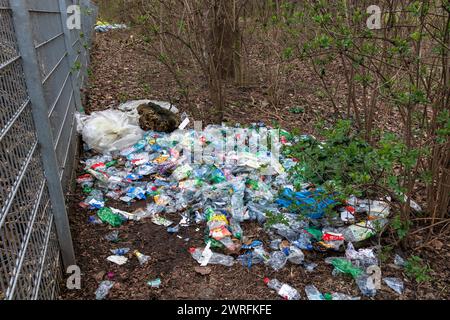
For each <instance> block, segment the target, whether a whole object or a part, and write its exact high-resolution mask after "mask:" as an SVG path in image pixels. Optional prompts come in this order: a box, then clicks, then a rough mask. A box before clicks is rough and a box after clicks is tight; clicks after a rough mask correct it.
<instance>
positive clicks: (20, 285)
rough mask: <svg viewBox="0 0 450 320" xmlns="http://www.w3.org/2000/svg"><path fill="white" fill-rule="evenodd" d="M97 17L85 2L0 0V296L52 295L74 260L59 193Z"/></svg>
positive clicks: (69, 161) (69, 164)
mask: <svg viewBox="0 0 450 320" xmlns="http://www.w3.org/2000/svg"><path fill="white" fill-rule="evenodd" d="M70 5H80V8H81V14H82V15H81V17H82V19H81V20H82V25H81V27H82V28H81V30H80V29H72V30H69V29H68V27H67V23H66V21H67V18H68V14H67V8H68V6H70ZM96 16H97V7H96V6H95V5H93V4H92V3H91V2H90V1H89V0H38V1H37V0H0V209H1V211H0V299H54V298H56V297H57V296H58V288H59V285H60V283H61V277H62V271H63V270H62V266H63V265H65V266H67V265H71V264H74V262H75V257H74V252H73V247H72V239H71V235H70V229H69V225H68V218H67V211H66V204H65V199H64V191H65V189H66V187H67V186H68V183H67V181H69V180H70V177H71V171H72V169H73V165H74V155H75V149H76V130H75V128H76V123H75V118H74V113H75V111H76V110H77V109H80V108H81V107H82V106H81V97H80V88H81V87H83V85H84V84H85V79H86V76H87V66H88V60H89V58H88V54H89V52H88V51H89V46H90V44H91V35H92V30H93V27H94V23H95V19H96Z"/></svg>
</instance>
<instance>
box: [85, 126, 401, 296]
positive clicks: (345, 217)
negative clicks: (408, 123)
mask: <svg viewBox="0 0 450 320" xmlns="http://www.w3.org/2000/svg"><path fill="white" fill-rule="evenodd" d="M262 127H264V125H263V124H254V125H252V126H251V127H250V128H248V129H247V130H249V132H248V133H249V134H251V132H258V130H259V129H260V128H262ZM224 128H225V127H222V126H208V127H207V128H205V129H204V130H203V131H194V130H177V131H175V132H173V133H171V134H165V133H158V132H150V131H149V132H146V133H145V135H144V137H143V139H141V140H139V141H138V142H137V143H136V144H134V145H133V146H131V147H129V148H126V149H123V150H121V151H120V152H114V153H112V154H98V155H96V156H93V157H91V158H89V159H86V160H85V161H83V163H84V165H85V168H84V169H85V174H83V175H82V176H80V177H78V179H77V182H78V183H79V184H80V185H81V186H82V188H83V192H84V193H85V194H86V198H85V199H84V200H83V201H82V202H81V203H80V206H81V207H83V208H86V209H87V210H92V212H93V213H95V214H92V215H91V216H90V218H89V222H90V223H94V224H96V223H109V224H110V225H111V226H113V227H118V226H120V225H121V224H123V223H125V222H126V221H127V220H134V221H138V220H142V219H146V218H148V219H149V221H151V222H152V223H156V224H158V225H161V226H163V227H166V228H167V232H171V233H177V232H178V230H179V229H180V228H182V227H189V226H191V225H194V224H200V225H203V226H204V227H205V244H206V248H204V249H203V248H191V250H190V252H191V254H192V256H193V258H194V259H195V260H197V261H198V262H199V263H200V264H201V265H207V264H208V263H209V264H222V265H225V266H232V265H234V264H235V263H237V262H239V263H241V264H242V265H244V266H246V267H249V268H251V266H252V265H255V264H259V263H261V264H266V265H268V266H270V267H271V268H273V269H274V270H277V271H278V270H281V269H282V268H284V266H285V265H286V264H287V263H291V264H296V265H299V266H302V267H304V268H305V269H306V270H307V271H313V270H314V268H315V266H316V265H315V264H314V263H311V262H307V261H305V254H304V251H310V250H317V251H321V252H325V251H328V250H334V251H342V252H344V251H345V256H344V257H342V258H330V259H329V260H327V261H326V262H327V263H329V264H331V265H333V266H334V271H333V273H334V274H337V273H347V274H350V275H351V276H352V277H353V278H354V279H355V280H356V283H357V285H358V286H359V288H360V289H361V292H362V293H363V294H364V295H366V296H373V295H374V294H375V293H376V290H375V289H374V288H371V287H370V286H369V287H368V285H367V283H368V281H367V277H368V276H367V275H366V273H365V268H367V267H368V266H370V265H377V264H378V260H377V258H376V256H375V254H374V251H373V250H372V249H360V250H358V251H356V250H355V249H354V248H353V246H352V243H355V242H359V241H362V240H365V239H368V238H370V237H371V236H373V235H375V234H376V233H377V231H378V230H380V228H382V227H383V226H384V225H385V224H386V223H387V217H388V215H389V206H388V205H387V203H385V202H382V201H369V200H361V199H357V198H356V197H352V198H350V199H347V201H345V202H344V203H343V202H342V200H338V197H336V196H334V195H329V194H327V193H326V192H325V190H323V189H322V188H320V187H316V186H313V185H310V184H309V183H308V182H307V181H304V182H303V181H302V183H301V186H302V188H301V190H295V188H294V181H293V177H292V176H291V175H290V174H289V170H290V168H292V167H293V166H295V165H301V164H298V163H297V162H296V160H295V159H291V158H287V157H284V156H283V155H282V153H281V154H280V157H279V158H278V159H275V158H274V157H273V154H272V153H271V152H270V150H268V149H262V150H261V149H260V150H259V151H258V152H251V151H250V150H234V149H231V150H227V148H219V147H220V146H222V145H221V144H224V143H226V141H225V139H224V134H223V130H224ZM281 137H282V139H280V142H279V146H277V147H279V148H280V149H282V148H283V145H289V144H291V143H295V141H296V139H301V138H302V137H292V136H291V135H290V134H289V133H287V132H285V131H282V132H281ZM193 142H196V143H198V144H200V145H202V146H203V147H205V146H207V147H208V148H209V149H213V150H219V151H217V152H212V153H211V154H208V155H207V156H205V155H204V156H203V157H202V159H201V160H200V161H198V160H197V161H196V159H193V156H192V154H187V153H186V152H185V151H186V150H191V147H192V144H193ZM214 147H217V148H214ZM272 147H273V146H272ZM220 150H226V151H220ZM271 150H272V149H271ZM267 172H270V174H267ZM295 179H298V177H296V178H295ZM295 185H298V181H296V182H295ZM106 200H108V203H110V202H113V201H111V200H115V201H120V202H123V203H125V204H131V203H133V202H136V201H140V200H145V204H146V206H145V207H144V208H140V209H138V210H135V211H133V212H127V211H123V210H119V209H117V208H114V207H113V206H108V203H106V202H105V201H106ZM113 203H114V202H113ZM329 212H334V214H332V215H330V214H328V213H329ZM274 216H275V217H278V219H280V221H279V222H278V220H277V222H276V223H271V224H270V226H269V227H268V228H266V230H268V234H269V236H270V238H271V242H270V243H266V244H264V243H262V242H261V241H259V240H253V241H251V240H249V239H247V238H246V237H245V234H244V232H243V229H242V223H244V222H245V221H249V220H256V221H258V222H259V223H260V224H262V225H264V224H266V223H267V221H268V217H272V219H273V217H274ZM361 216H362V217H364V218H363V219H361V218H360V217H361ZM280 217H281V218H280ZM266 227H267V225H266ZM345 243H347V246H345ZM224 248H226V249H228V250H227V252H233V253H235V254H234V255H235V256H237V258H236V259H235V258H233V256H231V255H225V254H222V253H219V252H213V251H212V249H213V250H215V251H220V250H221V249H224ZM126 249H128V248H126ZM127 251H128V250H127ZM116 256H120V255H116ZM267 283H268V284H269V287H271V288H275V289H276V290H277V291H280V290H281V291H282V292H287V294H285V295H284V296H288V297H289V298H292V299H296V298H299V295H298V294H296V293H295V292H293V291H292V290H291V289H289V288H287V287H286V286H283V284H279V283H277V282H276V281H272V280H270V281H269V280H268V281H267ZM396 284H397V285H398V283H396ZM106 287H108V288H109V287H111V283H109V282H108V283H106ZM288 289H289V290H288ZM313 289H314V288H312V287H308V292H309V294H307V296H311V297H322V296H321V295H320V293H317V292H315V291H317V289H315V290H313ZM280 295H282V296H283V294H280ZM332 296H333V295H330V297H332ZM344 296H345V295H339V294H337V293H336V294H334V297H335V299H343V297H344ZM347 298H351V297H347ZM330 299H331V298H330Z"/></svg>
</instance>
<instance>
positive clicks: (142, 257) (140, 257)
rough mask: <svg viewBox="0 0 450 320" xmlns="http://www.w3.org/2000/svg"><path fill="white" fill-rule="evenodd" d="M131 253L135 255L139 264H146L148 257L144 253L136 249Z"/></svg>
mask: <svg viewBox="0 0 450 320" xmlns="http://www.w3.org/2000/svg"><path fill="white" fill-rule="evenodd" d="M133 254H134V255H135V256H136V258H137V259H138V260H139V264H140V265H141V266H142V265H144V264H146V263H147V262H148V261H149V260H150V257H149V256H146V255H145V254H142V253H140V252H139V251H138V250H134V251H133Z"/></svg>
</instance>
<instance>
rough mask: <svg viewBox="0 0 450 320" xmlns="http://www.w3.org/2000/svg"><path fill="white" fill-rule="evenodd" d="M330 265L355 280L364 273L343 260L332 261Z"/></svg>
mask: <svg viewBox="0 0 450 320" xmlns="http://www.w3.org/2000/svg"><path fill="white" fill-rule="evenodd" d="M331 264H332V265H333V266H334V267H335V268H336V269H337V270H339V271H340V272H342V273H346V274H350V275H351V276H352V277H353V278H355V279H356V278H357V277H359V276H360V275H362V274H363V273H364V272H363V271H362V270H361V269H360V268H357V267H355V266H354V265H353V264H352V263H351V261H348V260H347V259H344V258H336V259H333V260H332V261H331Z"/></svg>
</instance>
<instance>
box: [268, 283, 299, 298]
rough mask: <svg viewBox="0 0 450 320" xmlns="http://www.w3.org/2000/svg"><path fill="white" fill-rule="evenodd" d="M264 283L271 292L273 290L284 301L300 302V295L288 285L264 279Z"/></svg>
mask: <svg viewBox="0 0 450 320" xmlns="http://www.w3.org/2000/svg"><path fill="white" fill-rule="evenodd" d="M264 283H265V284H266V285H267V286H268V287H269V288H270V289H272V290H275V291H276V292H277V293H278V295H279V296H281V297H283V299H286V300H300V299H301V296H300V293H299V292H298V291H297V290H296V289H295V288H293V287H291V286H290V285H288V284H286V283H282V282H280V281H278V280H277V279H271V280H270V279H269V278H265V279H264Z"/></svg>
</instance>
